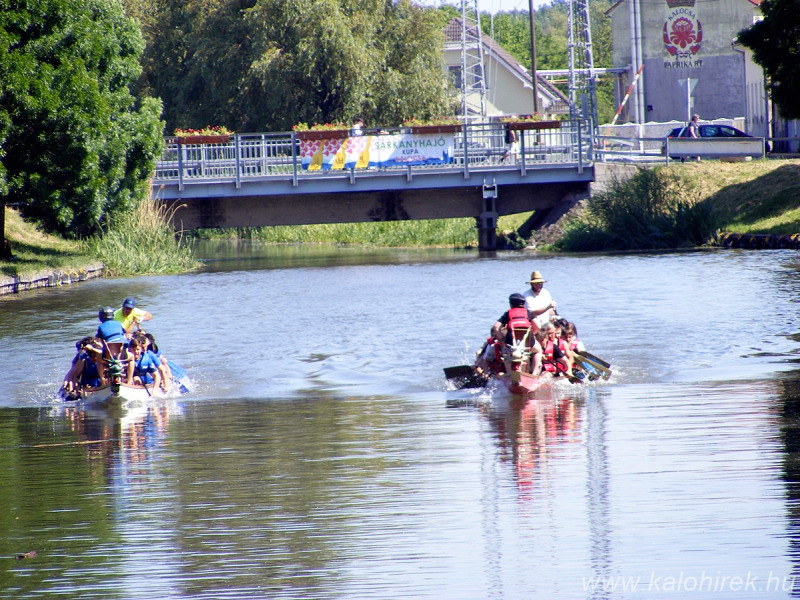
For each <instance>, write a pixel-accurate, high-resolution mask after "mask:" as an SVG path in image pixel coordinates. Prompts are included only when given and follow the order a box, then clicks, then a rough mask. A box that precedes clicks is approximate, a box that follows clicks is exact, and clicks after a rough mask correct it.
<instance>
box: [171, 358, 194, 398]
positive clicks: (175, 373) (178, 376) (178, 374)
mask: <svg viewBox="0 0 800 600" xmlns="http://www.w3.org/2000/svg"><path fill="white" fill-rule="evenodd" d="M167 366H168V367H169V370H170V373H172V378H173V379H174V380H175V381H177V382H178V383H179V384H180V387H179V388H178V391H179V392H180V393H181V394H188V393H189V392H190V391H191V390H190V389H189V386H187V385H186V382H185V381H184V379H186V378H187V376H188V373H187V372H186V371H185V370H184V369H182V368H181V367H179V366H178V365H176V364H175V363H174V362H172V361H171V360H168V361H167Z"/></svg>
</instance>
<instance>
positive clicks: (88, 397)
mask: <svg viewBox="0 0 800 600" xmlns="http://www.w3.org/2000/svg"><path fill="white" fill-rule="evenodd" d="M112 387H116V386H112V385H111V384H109V385H103V386H100V387H99V388H92V389H87V390H84V392H83V396H82V398H81V399H82V401H83V403H84V404H85V405H87V406H96V407H102V408H129V407H130V406H132V405H136V404H143V403H145V402H147V401H148V400H149V399H150V397H151V395H152V392H151V390H149V389H147V388H145V387H144V386H141V385H128V384H126V383H120V384H119V391H117V392H115V391H114V390H113V389H112Z"/></svg>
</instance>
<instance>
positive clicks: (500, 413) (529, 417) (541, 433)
mask: <svg viewBox="0 0 800 600" xmlns="http://www.w3.org/2000/svg"><path fill="white" fill-rule="evenodd" d="M578 401H579V396H572V395H569V394H566V395H564V394H562V393H561V392H560V390H556V389H551V390H542V391H541V393H537V394H536V395H534V396H531V397H527V398H526V397H519V396H510V397H508V399H506V398H502V397H501V398H498V401H496V402H493V403H488V404H484V405H482V406H481V414H482V415H483V416H484V418H486V419H488V420H489V422H490V423H491V424H492V427H493V428H494V430H495V433H496V435H497V446H498V450H499V453H500V458H501V460H503V461H508V460H511V461H512V462H513V465H514V473H515V481H516V483H517V487H518V489H519V491H520V497H521V498H522V499H525V500H533V499H534V498H535V497H536V495H537V491H541V490H540V489H539V490H537V487H538V488H542V487H544V486H546V485H547V483H546V481H545V480H546V477H547V474H548V467H549V464H548V462H549V461H550V460H554V459H555V458H557V454H558V451H559V448H560V447H561V445H562V444H569V443H578V442H580V441H581V437H580V433H579V426H580V412H579V409H578V406H577V404H576V403H577V402H578Z"/></svg>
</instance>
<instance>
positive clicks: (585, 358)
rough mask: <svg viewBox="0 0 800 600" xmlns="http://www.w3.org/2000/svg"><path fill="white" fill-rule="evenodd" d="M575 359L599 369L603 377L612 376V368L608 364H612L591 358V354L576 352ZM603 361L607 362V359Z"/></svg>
mask: <svg viewBox="0 0 800 600" xmlns="http://www.w3.org/2000/svg"><path fill="white" fill-rule="evenodd" d="M575 360H576V361H578V362H580V363H581V364H587V365H590V366H591V367H593V368H594V369H596V370H597V371H599V372H600V374H601V375H602V377H603V379H608V378H609V377H611V369H609V368H608V366H610V365H608V363H605V364H603V363H600V362H597V361H596V360H594V359H592V358H589V356H587V353H584V352H576V353H575ZM603 362H605V361H603ZM606 365H608V366H606Z"/></svg>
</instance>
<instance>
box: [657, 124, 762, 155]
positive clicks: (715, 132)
mask: <svg viewBox="0 0 800 600" xmlns="http://www.w3.org/2000/svg"><path fill="white" fill-rule="evenodd" d="M698 129H699V130H700V137H701V138H741V137H753V136H752V135H748V134H747V133H745V132H744V131H741V130H740V129H736V127H731V126H730V125H700V126H698ZM666 137H668V138H677V137H691V136H690V135H689V126H688V125H686V126H684V127H676V128H675V129H673V130H671V131H670V132H669V133H668V134H667V135H666ZM770 150H771V148H770V145H769V144H767V147H766V151H767V152H769V151H770ZM666 153H667V142H666V141H665V142H664V145H663V146H662V147H661V154H666ZM670 158H680V157H677V156H670Z"/></svg>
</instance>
